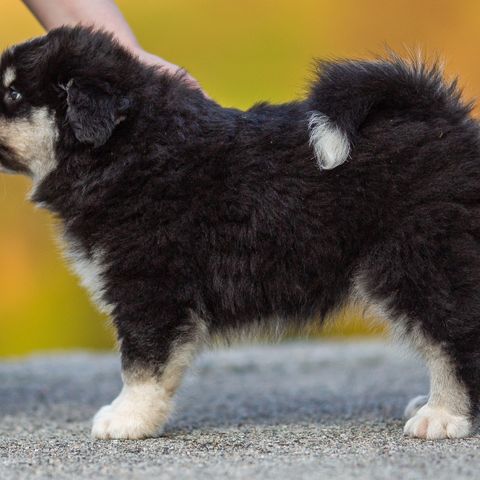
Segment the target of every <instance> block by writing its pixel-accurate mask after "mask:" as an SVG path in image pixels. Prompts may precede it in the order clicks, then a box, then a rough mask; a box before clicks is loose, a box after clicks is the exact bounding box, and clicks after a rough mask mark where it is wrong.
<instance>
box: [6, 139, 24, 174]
mask: <svg viewBox="0 0 480 480" xmlns="http://www.w3.org/2000/svg"><path fill="white" fill-rule="evenodd" d="M0 172H1V173H9V174H15V173H24V174H28V173H29V170H28V168H27V167H26V166H25V165H23V163H22V162H20V161H19V160H17V159H16V156H15V153H14V152H13V151H12V150H11V149H10V148H8V147H6V146H5V145H1V144H0Z"/></svg>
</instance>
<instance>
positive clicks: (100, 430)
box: [92, 403, 160, 440]
mask: <svg viewBox="0 0 480 480" xmlns="http://www.w3.org/2000/svg"><path fill="white" fill-rule="evenodd" d="M148 413H149V412H138V411H134V410H129V409H125V408H121V406H118V405H115V403H113V404H111V405H105V406H104V407H102V408H101V409H100V410H99V411H98V412H97V414H96V415H95V417H94V418H93V428H92V437H93V438H99V439H104V440H108V439H132V440H133V439H142V438H148V437H155V436H157V435H158V434H159V430H160V429H159V425H158V424H157V423H156V422H154V421H152V420H153V419H152V418H149V415H148Z"/></svg>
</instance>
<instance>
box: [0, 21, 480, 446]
mask: <svg viewBox="0 0 480 480" xmlns="http://www.w3.org/2000/svg"><path fill="white" fill-rule="evenodd" d="M0 92H1V94H0V99H1V100H0V162H1V165H2V167H3V170H4V171H7V172H22V173H25V174H27V175H30V176H31V177H32V179H33V190H32V193H31V200H32V201H33V202H34V203H36V204H38V205H41V206H42V207H44V208H47V209H49V210H50V211H51V212H53V213H54V214H55V215H56V216H57V217H58V218H59V219H60V220H61V223H62V225H63V239H64V242H65V248H66V252H67V256H68V258H69V259H70V260H71V262H72V264H73V266H74V268H75V270H76V271H77V273H78V274H79V276H80V278H81V280H82V283H83V285H84V286H85V287H86V288H88V289H89V290H90V292H91V294H92V296H93V298H94V300H95V301H96V303H97V304H98V305H99V307H100V308H101V309H102V310H103V311H105V312H108V313H109V314H110V315H111V317H112V319H113V323H114V325H115V326H116V329H117V331H118V338H119V343H120V349H121V356H122V369H123V381H124V386H123V390H122V392H121V393H120V395H119V396H118V398H117V399H115V400H114V401H113V402H112V404H111V405H108V406H105V407H103V408H102V409H101V410H100V411H99V412H98V414H97V415H96V417H95V419H94V424H93V435H94V437H97V438H144V437H149V436H152V435H155V434H156V433H157V432H158V431H159V429H160V428H161V426H162V425H163V424H164V422H165V421H166V419H167V417H168V415H169V412H170V409H171V401H172V395H173V394H174V392H175V390H176V388H177V387H178V385H179V382H180V379H181V376H182V373H183V372H184V370H185V368H186V367H187V366H188V365H189V363H190V362H191V360H192V358H193V356H194V354H195V353H196V352H197V351H198V350H199V349H200V348H201V347H202V346H204V345H206V344H208V343H209V342H210V341H211V339H212V338H217V337H222V338H227V339H228V338H231V337H232V336H234V335H236V334H238V333H245V332H251V331H254V330H255V331H258V329H261V330H263V331H271V332H281V331H283V330H287V329H288V330H290V329H291V328H292V327H302V326H304V325H306V324H307V323H308V322H310V321H312V320H313V321H321V319H322V318H325V317H326V316H327V315H329V314H331V313H332V312H334V311H335V310H337V309H339V308H340V307H342V306H344V305H345V304H346V303H348V302H350V301H361V302H363V303H364V304H365V306H366V307H367V308H369V309H371V311H372V312H374V313H375V314H377V315H379V316H381V317H382V318H383V319H385V320H386V321H387V322H389V323H390V325H391V326H392V328H393V330H394V331H395V332H398V333H399V334H400V335H401V336H402V337H403V338H404V339H406V340H407V341H409V342H410V343H411V344H412V345H413V346H414V347H415V348H416V349H418V351H419V352H421V353H422V354H423V356H424V358H425V360H426V362H427V364H428V367H429V369H430V374H431V387H430V394H429V396H428V397H423V398H421V399H414V401H412V402H411V403H410V404H409V407H408V408H407V415H408V416H409V417H410V419H409V420H408V422H407V424H406V426H405V434H406V435H409V436H412V437H420V438H430V439H439V438H446V437H450V438H451V437H463V436H466V435H468V434H469V433H470V431H471V426H472V420H473V418H474V415H475V414H476V412H477V408H478V407H479V404H480V395H479V394H480V137H479V127H478V125H477V122H476V121H475V120H473V119H472V117H471V116H470V110H471V106H469V105H465V104H464V103H462V101H461V100H460V95H459V92H458V90H457V88H456V86H455V84H446V83H444V81H443V80H442V77H441V74H440V72H439V71H438V69H437V68H436V67H431V68H428V67H425V66H424V65H422V64H420V63H415V62H414V63H413V64H409V63H406V62H404V61H402V60H400V59H397V58H390V59H387V60H381V61H374V62H367V61H342V62H338V63H335V62H334V63H327V64H322V65H320V66H319V72H318V76H317V78H316V80H315V82H314V84H313V85H312V88H311V90H310V93H309V95H308V97H307V98H306V99H305V100H304V101H300V102H293V103H289V104H285V105H269V104H265V103H262V104H258V105H256V106H254V107H253V108H251V109H250V110H248V111H246V112H243V111H239V110H235V109H227V108H222V107H220V106H219V105H218V104H216V103H215V102H213V101H212V100H209V99H207V98H205V97H204V96H203V95H202V94H201V93H200V92H199V91H195V90H192V89H189V88H187V87H186V86H185V85H184V83H183V82H182V81H181V79H179V78H178V77H177V78H175V77H171V76H168V75H165V74H163V73H162V72H161V71H156V70H155V69H154V68H152V67H147V66H144V65H143V64H141V63H140V62H139V61H138V60H137V59H136V58H134V57H132V56H131V55H130V54H129V53H128V52H127V51H126V50H124V49H123V48H122V47H121V46H119V45H118V44H117V43H116V42H115V41H113V40H112V38H111V36H109V35H107V34H105V33H101V32H94V31H91V30H88V29H84V28H73V29H70V28H62V29H58V30H54V31H52V32H51V33H49V34H48V35H47V36H45V37H41V38H38V39H34V40H32V41H30V42H27V43H24V44H22V45H18V46H16V47H13V48H11V49H9V50H7V51H6V52H5V53H4V54H3V56H2V58H1V65H0ZM286 361H288V360H287V359H286Z"/></svg>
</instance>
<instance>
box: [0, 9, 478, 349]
mask: <svg viewBox="0 0 480 480" xmlns="http://www.w3.org/2000/svg"><path fill="white" fill-rule="evenodd" d="M117 3H118V5H119V6H120V8H121V9H122V11H123V12H124V14H125V16H126V18H127V20H128V21H129V22H130V24H131V25H132V27H133V30H134V31H135V32H136V34H137V36H138V38H139V40H140V43H141V44H142V45H143V47H144V48H145V49H147V50H149V51H151V52H152V53H156V54H158V55H160V56H162V57H164V58H166V59H167V60H170V61H172V62H173V63H176V64H178V65H181V66H184V67H185V68H187V69H188V70H189V71H190V72H191V73H192V74H193V75H194V76H195V77H196V78H197V79H198V80H199V81H200V83H201V84H202V85H203V87H204V88H205V90H206V91H207V92H208V93H209V94H210V95H211V96H212V97H213V98H214V99H216V100H217V101H219V102H220V103H222V104H223V105H225V106H235V107H239V108H247V107H249V106H250V105H251V104H252V103H254V102H255V101H257V100H260V99H261V100H269V101H272V102H283V101H287V100H291V99H294V98H296V97H300V96H302V94H303V92H304V91H305V86H306V84H307V80H308V78H309V75H310V72H311V66H312V58H314V57H323V58H325V57H356V58H359V57H361V58H368V57H372V56H374V55H375V54H378V53H381V52H383V51H384V49H385V46H386V45H388V46H389V47H392V48H394V49H395V50H398V51H400V52H405V49H406V48H408V49H411V48H416V47H420V48H421V49H422V51H424V52H426V53H429V54H433V55H434V54H440V55H441V57H442V58H444V59H445V60H446V64H447V69H446V71H447V75H459V77H460V84H461V85H462V86H463V88H464V92H465V96H466V97H467V98H472V97H475V96H476V95H478V93H479V91H480V65H479V61H478V46H479V44H480V38H479V36H480V2H479V1H478V0H457V1H453V0H401V1H385V0H362V1H358V0H295V1H292V0H137V1H135V2H134V1H132V0H118V2H117ZM1 8H2V13H3V15H2V17H1V20H0V47H1V48H2V49H3V48H5V47H7V46H8V45H11V44H13V43H17V42H21V41H23V40H25V39H27V38H29V37H32V36H36V35H40V34H42V29H41V27H40V26H39V25H38V24H37V23H36V21H35V20H34V18H33V17H32V16H31V15H30V13H29V12H28V11H27V9H26V8H25V7H24V6H23V3H22V2H21V1H20V0H2V3H1ZM28 188H29V182H28V181H27V180H25V179H23V178H16V177H10V176H4V175H3V176H0V201H1V203H0V205H1V206H0V329H1V335H0V355H3V356H5V355H17V354H24V353H28V352H32V351H38V350H46V349H68V348H92V349H103V348H112V347H113V345H114V337H113V332H112V331H111V330H110V329H109V327H108V326H107V325H108V324H107V319H106V318H103V317H102V316H101V315H100V314H98V313H97V312H96V311H95V309H94V308H93V307H92V306H91V304H90V302H89V300H88V298H87V295H86V293H85V292H84V291H83V290H82V289H81V288H80V287H78V285H77V281H76V279H75V278H74V277H73V276H72V275H71V274H70V273H69V271H68V269H67V267H66V265H65V263H64V262H63V260H62V259H61V256H60V254H59V253H58V251H57V249H56V247H55V242H54V237H53V233H54V232H53V230H54V225H53V222H52V220H51V219H50V218H49V215H48V214H47V213H46V212H43V211H39V210H35V209H34V208H33V206H32V205H30V204H28V203H27V202H26V201H25V196H26V193H27V191H28ZM341 317H342V319H341V321H340V322H338V323H337V325H336V326H335V327H333V326H331V327H328V328H327V329H326V331H325V332H324V333H323V335H337V336H340V335H354V334H357V335H358V334H381V333H382V330H381V329H380V328H376V329H374V330H371V329H369V328H367V326H366V323H365V322H364V321H363V320H361V318H360V315H359V313H358V312H352V311H348V312H344V313H343V314H342V315H341Z"/></svg>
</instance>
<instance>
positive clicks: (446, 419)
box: [403, 404, 472, 440]
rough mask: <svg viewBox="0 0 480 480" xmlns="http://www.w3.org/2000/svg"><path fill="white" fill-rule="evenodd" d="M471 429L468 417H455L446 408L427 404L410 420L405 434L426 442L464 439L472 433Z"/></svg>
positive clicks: (404, 431) (406, 425)
mask: <svg viewBox="0 0 480 480" xmlns="http://www.w3.org/2000/svg"><path fill="white" fill-rule="evenodd" d="M471 427H472V424H471V422H470V420H469V419H468V417H465V416H462V415H453V414H451V413H449V412H448V411H447V410H445V409H444V408H440V407H430V406H429V405H428V404H427V405H424V406H423V407H421V408H420V409H419V410H418V412H417V413H416V414H415V415H414V416H413V417H412V418H411V419H410V420H408V422H407V423H406V424H405V428H404V430H403V433H404V434H405V435H407V436H409V437H416V438H423V439H426V440H439V439H442V438H462V437H466V436H467V435H468V434H469V433H470V430H471Z"/></svg>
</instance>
